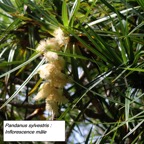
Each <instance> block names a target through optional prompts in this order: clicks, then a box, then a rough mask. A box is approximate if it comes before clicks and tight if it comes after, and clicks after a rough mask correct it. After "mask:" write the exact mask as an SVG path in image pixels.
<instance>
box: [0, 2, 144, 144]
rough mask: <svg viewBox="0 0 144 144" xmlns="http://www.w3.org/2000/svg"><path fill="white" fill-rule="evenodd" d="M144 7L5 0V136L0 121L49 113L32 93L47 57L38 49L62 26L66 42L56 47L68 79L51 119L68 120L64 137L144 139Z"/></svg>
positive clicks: (1, 90) (1, 27)
mask: <svg viewBox="0 0 144 144" xmlns="http://www.w3.org/2000/svg"><path fill="white" fill-rule="evenodd" d="M143 13H144V3H143V0H109V1H107V0H71V1H70V0H58V1H57V0H33V1H32V0H2V1H1V2H0V15H1V17H0V105H1V110H0V119H1V123H0V124H1V131H0V135H1V136H0V139H1V142H2V135H3V134H2V122H3V120H48V119H51V113H50V112H49V111H45V101H44V100H41V101H35V100H34V97H35V96H36V95H37V93H38V90H39V86H40V84H41V83H42V81H43V80H42V79H41V78H40V77H39V75H38V74H36V71H37V69H38V68H39V67H40V65H42V64H43V63H44V61H43V58H42V55H41V54H40V53H38V52H37V51H36V48H37V47H38V45H39V43H40V41H41V40H45V39H52V38H53V37H54V31H55V30H56V29H58V28H60V29H61V30H62V31H63V33H64V35H65V37H66V38H67V43H66V44H63V45H61V50H60V51H56V53H57V54H58V55H59V56H61V57H63V58H64V60H65V69H64V70H63V73H65V74H66V75H67V76H68V77H69V78H70V81H69V83H68V84H67V85H66V86H65V87H64V89H63V95H64V96H65V97H66V98H67V99H68V102H67V103H65V104H62V105H59V114H58V115H55V116H54V119H55V120H65V121H66V143H97V144H98V143H100V144H105V143H111V144H113V143H125V144H135V143H144V139H143V135H144V123H143V122H144V119H143V117H144V116H143V115H144V104H143V102H144V99H143V92H144V74H143V72H144V70H143V67H144V64H143V60H144V50H143V49H144V40H143V36H144V34H143V33H144V16H143ZM35 143H37V142H35ZM41 143H42V142H41Z"/></svg>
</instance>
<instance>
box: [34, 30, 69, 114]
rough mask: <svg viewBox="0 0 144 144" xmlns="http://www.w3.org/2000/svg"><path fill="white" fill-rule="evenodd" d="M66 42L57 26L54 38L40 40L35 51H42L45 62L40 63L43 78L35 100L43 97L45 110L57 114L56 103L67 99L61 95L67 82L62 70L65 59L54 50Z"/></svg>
mask: <svg viewBox="0 0 144 144" xmlns="http://www.w3.org/2000/svg"><path fill="white" fill-rule="evenodd" d="M66 42H67V40H66V38H65V37H64V34H63V31H62V30H61V29H60V28H58V29H57V30H55V32H54V38H50V39H46V40H42V41H40V44H39V45H38V47H37V51H38V52H40V53H42V54H43V56H44V57H45V59H46V61H47V63H46V64H44V65H42V66H41V67H40V68H39V70H38V73H39V76H40V78H42V79H43V80H44V83H43V84H41V86H40V89H39V92H38V94H37V96H36V97H35V98H34V99H35V100H41V99H45V101H46V110H48V111H51V112H52V113H53V114H55V115H57V114H58V105H59V104H62V103H67V102H68V100H67V99H66V97H65V96H63V88H64V86H65V85H66V83H67V82H68V78H67V76H66V75H65V74H64V73H63V72H62V71H63V70H64V66H65V60H64V59H63V57H61V56H59V55H58V54H57V53H56V52H52V51H60V50H61V46H63V45H65V44H66Z"/></svg>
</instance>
